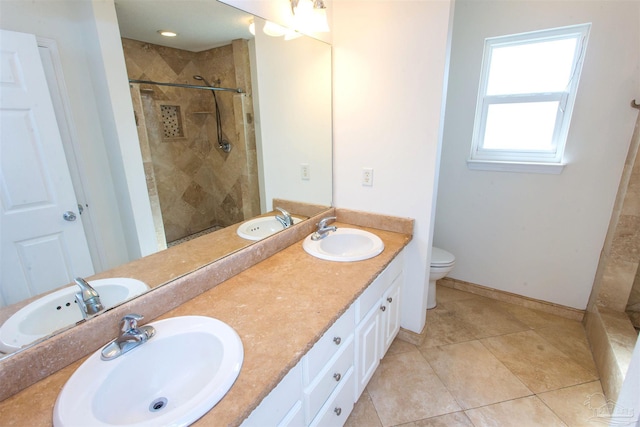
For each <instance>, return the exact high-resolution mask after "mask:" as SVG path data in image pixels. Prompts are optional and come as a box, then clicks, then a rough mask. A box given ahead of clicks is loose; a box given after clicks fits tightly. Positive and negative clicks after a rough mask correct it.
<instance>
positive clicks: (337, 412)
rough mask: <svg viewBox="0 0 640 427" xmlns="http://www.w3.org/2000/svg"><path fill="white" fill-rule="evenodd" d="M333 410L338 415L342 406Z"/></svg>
mask: <svg viewBox="0 0 640 427" xmlns="http://www.w3.org/2000/svg"><path fill="white" fill-rule="evenodd" d="M333 412H335V413H336V415H337V416H340V414H341V413H342V408H335V409H334V410H333Z"/></svg>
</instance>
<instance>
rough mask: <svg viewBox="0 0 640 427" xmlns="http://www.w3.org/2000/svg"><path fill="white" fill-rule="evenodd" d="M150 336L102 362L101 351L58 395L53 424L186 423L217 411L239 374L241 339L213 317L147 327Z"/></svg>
mask: <svg viewBox="0 0 640 427" xmlns="http://www.w3.org/2000/svg"><path fill="white" fill-rule="evenodd" d="M150 325H151V326H153V327H154V328H155V329H156V333H155V336H153V337H152V338H150V339H149V341H147V342H146V343H144V344H141V345H140V346H138V347H136V348H134V349H132V350H131V351H129V352H127V353H125V354H123V355H121V356H120V357H117V358H116V359H113V360H109V361H104V360H102V359H101V358H100V351H101V350H98V351H97V352H95V353H94V354H92V355H91V356H89V358H88V359H87V360H86V361H85V362H84V363H83V364H82V365H80V367H79V368H78V369H77V370H76V371H75V372H74V373H73V375H72V376H71V378H69V380H68V381H67V383H66V384H65V385H64V387H63V388H62V391H61V392H60V394H59V395H58V399H57V400H56V404H55V407H54V410H53V425H54V426H55V427H60V426H103V427H104V426H119V427H127V426H137V427H142V426H149V427H152V426H153V427H156V426H186V425H189V424H191V423H193V422H194V421H196V420H197V419H198V418H200V417H201V416H202V415H204V414H205V413H207V412H208V411H209V410H210V409H211V408H213V407H214V406H215V404H216V403H218V401H220V399H222V397H224V395H225V394H226V393H227V391H229V389H230V388H231V386H232V385H233V383H234V381H235V380H236V378H237V377H238V374H239V373H240V368H241V367H242V361H243V358H244V350H243V347H242V341H241V340H240V337H239V336H238V334H237V333H236V332H235V331H234V330H233V329H232V328H231V327H230V326H229V325H227V324H226V323H223V322H221V321H220V320H217V319H213V318H211V317H203V316H183V317H173V318H170V319H165V320H160V321H157V322H153V323H150Z"/></svg>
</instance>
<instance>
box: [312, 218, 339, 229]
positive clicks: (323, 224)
mask: <svg viewBox="0 0 640 427" xmlns="http://www.w3.org/2000/svg"><path fill="white" fill-rule="evenodd" d="M336 219H337V218H336V217H335V216H328V217H326V218H322V219H321V220H320V222H318V224H317V226H318V229H322V228H325V227H326V226H327V223H328V222H329V221H335V220H336Z"/></svg>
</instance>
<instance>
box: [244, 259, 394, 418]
mask: <svg viewBox="0 0 640 427" xmlns="http://www.w3.org/2000/svg"><path fill="white" fill-rule="evenodd" d="M402 255H403V252H400V254H398V256H396V258H394V260H393V261H392V262H391V263H390V264H389V265H388V266H387V268H385V269H384V271H383V272H382V273H380V274H379V275H378V277H377V278H376V279H375V280H374V281H373V283H371V285H369V287H368V288H367V289H366V290H365V291H364V292H363V294H362V295H361V296H360V297H359V298H358V299H357V300H356V301H355V302H354V303H353V304H352V305H351V306H350V307H349V308H348V309H347V311H346V312H345V313H344V314H343V315H342V316H340V318H339V319H338V320H337V321H336V322H335V323H334V324H333V325H332V326H331V327H330V328H329V329H328V330H327V332H325V334H324V335H323V336H322V337H321V338H320V339H319V340H318V342H316V343H315V344H314V346H313V347H312V348H311V350H309V352H308V353H307V354H306V355H305V356H304V357H303V358H302V360H301V361H300V362H299V363H298V364H297V365H296V366H295V367H294V368H293V369H292V370H291V371H290V372H289V373H288V374H287V375H286V376H285V377H284V379H283V380H282V381H281V382H280V383H279V384H278V385H277V386H276V388H275V389H273V390H272V391H271V393H269V395H268V396H267V397H266V398H265V399H264V400H263V401H262V402H261V403H260V405H259V406H258V407H257V408H256V409H255V410H254V411H253V412H252V413H251V415H250V416H249V417H248V418H247V419H246V420H245V421H244V422H243V423H242V426H243V427H249V426H260V427H269V426H278V427H281V426H291V427H297V426H305V427H306V426H310V427H317V426H332V427H333V426H340V425H343V424H344V423H345V422H346V420H347V418H348V417H349V414H350V413H351V411H352V409H353V405H354V403H355V402H356V401H357V400H358V398H359V397H360V394H362V391H363V390H364V388H365V386H366V385H367V383H368V382H369V380H370V379H371V376H373V373H374V372H375V370H376V368H377V367H378V365H379V364H380V359H381V358H382V357H383V356H384V354H385V353H386V351H387V349H388V348H389V346H390V345H391V342H392V341H393V339H394V338H395V336H396V335H397V334H398V331H399V329H400V310H399V307H400V285H401V282H402V266H403V259H402V258H403V257H402Z"/></svg>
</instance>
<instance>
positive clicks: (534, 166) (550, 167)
mask: <svg viewBox="0 0 640 427" xmlns="http://www.w3.org/2000/svg"><path fill="white" fill-rule="evenodd" d="M565 166H566V163H531V162H499V161H493V160H471V159H469V160H467V167H468V168H469V169H470V170H482V171H495V172H523V173H546V174H555V175H558V174H560V173H562V171H563V169H564V167H565Z"/></svg>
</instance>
